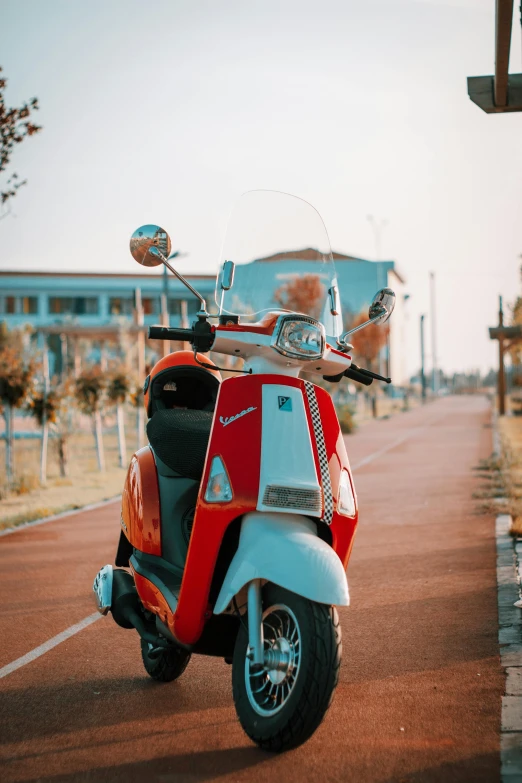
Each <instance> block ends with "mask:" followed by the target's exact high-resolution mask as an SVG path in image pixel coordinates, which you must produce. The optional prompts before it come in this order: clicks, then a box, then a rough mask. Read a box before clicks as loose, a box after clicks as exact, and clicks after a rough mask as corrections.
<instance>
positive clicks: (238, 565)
mask: <svg viewBox="0 0 522 783" xmlns="http://www.w3.org/2000/svg"><path fill="white" fill-rule="evenodd" d="M252 579H265V580H267V581H268V582H273V583H274V584H276V585H280V587H284V588H286V589H287V590H291V591H292V592H293V593H297V595H302V596H303V597H304V598H308V599H310V600H311V601H316V602H317V603H320V604H329V605H330V604H335V605H337V606H348V605H349V603H350V596H349V593H348V581H347V579H346V572H345V570H344V567H343V564H342V562H341V560H340V559H339V557H338V556H337V554H336V553H335V552H334V550H333V549H332V548H331V547H330V546H328V544H327V543H325V542H324V541H323V540H322V539H320V538H319V537H318V535H317V528H316V525H315V523H314V522H312V521H311V520H310V519H307V518H306V517H303V516H300V515H298V514H277V513H270V512H261V513H252V514H246V515H245V517H244V519H243V524H242V526H241V535H240V538H239V547H238V549H237V552H236V554H235V555H234V557H233V559H232V562H231V563H230V567H229V569H228V571H227V574H226V576H225V580H224V582H223V585H222V587H221V590H220V592H219V595H218V597H217V601H216V605H215V607H214V614H221V612H224V611H225V609H226V608H227V606H228V605H229V603H230V601H231V600H232V598H233V597H234V596H235V595H236V594H237V593H238V592H239V591H240V590H241V588H242V587H244V586H245V585H246V584H248V582H251V581H252Z"/></svg>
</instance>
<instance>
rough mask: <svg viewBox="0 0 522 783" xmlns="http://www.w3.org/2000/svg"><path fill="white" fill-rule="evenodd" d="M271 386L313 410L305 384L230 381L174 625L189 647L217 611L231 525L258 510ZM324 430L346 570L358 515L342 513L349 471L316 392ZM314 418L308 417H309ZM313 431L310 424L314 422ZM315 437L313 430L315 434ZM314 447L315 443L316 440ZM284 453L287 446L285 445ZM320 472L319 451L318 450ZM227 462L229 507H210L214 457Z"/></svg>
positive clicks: (335, 426) (325, 400) (333, 421)
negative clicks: (288, 390)
mask: <svg viewBox="0 0 522 783" xmlns="http://www.w3.org/2000/svg"><path fill="white" fill-rule="evenodd" d="M268 383H275V384H287V385H288V386H293V387H298V388H301V390H302V392H303V397H304V400H305V407H306V409H307V410H308V403H307V399H306V394H305V392H304V381H302V380H301V379H298V378H292V377H288V376H282V375H247V376H243V377H239V378H229V379H227V380H226V381H224V382H223V383H222V384H221V388H220V392H219V397H218V402H217V407H216V413H215V416H214V424H213V428H212V433H211V437H210V443H209V449H208V452H207V459H206V464H205V470H204V473H203V480H202V483H201V489H200V494H199V497H198V505H197V511H196V516H195V520H194V528H193V531H192V536H191V540H190V546H189V551H188V554H187V561H186V565H185V571H184V575H183V582H182V585H181V592H180V595H179V604H178V608H177V611H176V613H175V615H174V618H173V622H169V626H170V627H171V629H172V631H173V633H174V635H175V636H176V637H177V638H178V639H179V640H180V641H181V642H183V643H184V644H193V643H195V642H196V641H197V640H198V638H199V636H200V635H201V632H202V630H203V626H204V624H205V620H206V619H207V618H208V617H210V614H211V609H212V607H211V606H210V605H209V603H208V596H209V590H210V585H211V582H212V576H213V574H214V569H215V565H216V560H217V557H218V553H219V549H220V546H221V542H222V540H223V536H224V534H225V531H226V529H227V527H228V525H229V524H230V523H231V522H232V521H233V520H234V519H236V518H237V517H239V516H241V515H243V514H246V513H247V512H249V511H254V510H255V509H256V506H257V501H258V492H259V475H260V455H261V394H262V386H263V385H264V384H268ZM315 390H316V396H317V402H318V405H319V411H320V416H321V421H322V425H323V430H324V438H325V446H326V450H327V456H328V462H329V469H330V475H331V482H332V492H333V496H334V516H333V520H332V525H331V531H332V536H333V548H334V549H335V551H336V552H337V554H338V555H339V558H340V559H341V561H342V562H343V564H344V565H345V566H346V565H347V563H348V558H349V554H350V550H351V546H352V541H353V535H354V532H355V528H356V525H357V515H356V516H355V518H353V519H350V518H348V517H345V516H341V515H340V514H337V511H336V501H337V492H338V486H339V475H340V471H341V468H346V470H348V472H350V466H349V462H348V456H347V453H346V449H345V447H344V441H343V438H342V435H341V430H340V427H339V422H338V420H337V415H336V413H335V409H334V406H333V403H332V400H331V398H330V395H329V394H328V393H327V392H326V391H324V390H323V389H320V388H319V387H315ZM250 408H253V410H251V411H250V412H248V413H246V414H245V415H243V416H240V417H239V418H237V419H234V421H232V422H231V423H230V424H227V425H226V426H224V425H223V424H222V423H221V422H220V418H221V417H223V419H225V420H226V419H228V418H229V417H233V416H236V415H237V414H239V413H241V412H242V411H246V410H248V409H250ZM308 415H309V414H308ZM309 426H311V419H310V417H309ZM311 432H312V433H313V429H311ZM312 443H315V438H314V437H313V435H312ZM281 448H284V444H281ZM314 451H315V452H316V454H315V459H316V466H317V470H318V475H320V472H319V462H318V457H317V449H316V447H315V446H314ZM215 455H219V456H220V457H222V459H223V461H224V463H225V465H226V468H227V471H228V475H229V478H230V483H231V485H232V490H233V501H232V502H230V503H223V504H220V503H211V504H210V503H206V502H205V500H204V492H205V488H206V485H207V480H208V474H209V471H210V464H211V461H212V457H213V456H215Z"/></svg>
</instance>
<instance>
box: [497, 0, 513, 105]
mask: <svg viewBox="0 0 522 783" xmlns="http://www.w3.org/2000/svg"><path fill="white" fill-rule="evenodd" d="M496 6H497V7H496V13H495V86H494V101H495V106H498V107H499V108H500V107H504V106H507V102H508V70H509V51H510V47H511V28H512V26H513V0H496Z"/></svg>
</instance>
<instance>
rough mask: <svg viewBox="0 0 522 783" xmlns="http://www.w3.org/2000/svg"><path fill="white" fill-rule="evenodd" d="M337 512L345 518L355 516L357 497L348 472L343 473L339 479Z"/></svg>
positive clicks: (343, 471)
mask: <svg viewBox="0 0 522 783" xmlns="http://www.w3.org/2000/svg"><path fill="white" fill-rule="evenodd" d="M337 512H338V513H339V514H342V515H343V516H345V517H354V516H355V513H356V512H355V495H354V492H353V489H352V482H351V481H350V476H349V475H348V471H346V470H342V471H341V478H340V479H339V494H338V496H337Z"/></svg>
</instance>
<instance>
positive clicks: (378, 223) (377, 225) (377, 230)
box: [366, 215, 388, 261]
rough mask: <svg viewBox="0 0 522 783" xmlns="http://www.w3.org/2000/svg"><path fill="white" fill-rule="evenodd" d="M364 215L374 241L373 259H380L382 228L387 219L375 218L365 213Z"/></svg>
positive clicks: (385, 224)
mask: <svg viewBox="0 0 522 783" xmlns="http://www.w3.org/2000/svg"><path fill="white" fill-rule="evenodd" d="M366 217H367V220H368V222H369V223H370V225H371V227H372V230H373V238H374V241H375V260H376V261H380V260H381V238H382V230H383V228H384V227H385V226H387V225H388V221H387V220H385V219H384V218H381V219H380V220H376V219H375V218H374V216H373V215H367V216H366Z"/></svg>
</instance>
